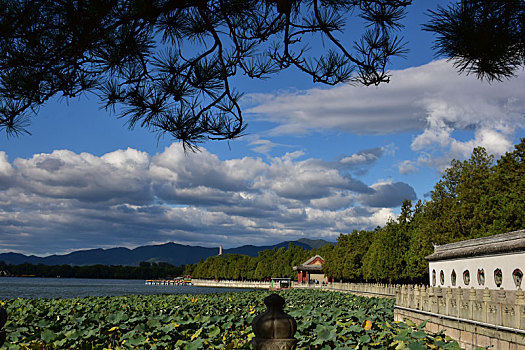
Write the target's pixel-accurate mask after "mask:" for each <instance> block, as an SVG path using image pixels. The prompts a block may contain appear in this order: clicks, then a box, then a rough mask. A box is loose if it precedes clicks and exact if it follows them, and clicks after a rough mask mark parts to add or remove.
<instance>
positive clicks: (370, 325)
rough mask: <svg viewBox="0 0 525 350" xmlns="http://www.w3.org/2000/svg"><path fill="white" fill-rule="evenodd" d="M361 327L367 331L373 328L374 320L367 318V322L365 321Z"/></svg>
mask: <svg viewBox="0 0 525 350" xmlns="http://www.w3.org/2000/svg"><path fill="white" fill-rule="evenodd" d="M361 327H363V328H364V330H365V331H368V330H370V329H371V328H372V321H370V320H365V322H363V324H362V325H361Z"/></svg>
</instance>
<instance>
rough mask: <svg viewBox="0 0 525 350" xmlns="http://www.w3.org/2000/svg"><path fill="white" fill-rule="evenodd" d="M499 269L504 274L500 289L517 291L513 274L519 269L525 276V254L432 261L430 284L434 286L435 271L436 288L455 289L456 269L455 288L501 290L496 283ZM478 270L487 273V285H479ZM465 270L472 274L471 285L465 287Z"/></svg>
mask: <svg viewBox="0 0 525 350" xmlns="http://www.w3.org/2000/svg"><path fill="white" fill-rule="evenodd" d="M498 268H499V269H501V271H502V272H503V283H502V284H501V286H500V287H499V288H504V289H506V290H516V289H517V287H516V285H515V284H514V279H513V278H512V272H513V271H514V269H516V268H519V269H520V270H521V272H522V273H524V274H525V252H519V253H514V254H503V255H493V256H483V257H473V258H463V259H454V260H443V261H431V262H430V263H429V276H430V278H429V279H430V281H429V282H430V285H431V286H432V285H433V284H432V270H435V271H436V286H441V287H453V286H452V279H451V274H452V270H453V269H454V270H455V272H456V286H455V287H461V288H470V287H474V288H475V289H483V288H485V287H488V288H489V289H499V288H498V287H497V286H496V283H495V282H494V270H496V269H498ZM478 269H483V270H484V271H485V285H483V286H482V285H479V284H478ZM465 270H469V272H470V283H469V285H465V283H463V271H465ZM440 271H443V272H444V274H445V283H444V284H441V283H440V278H439V274H440ZM524 279H525V278H524ZM521 288H522V289H525V281H522V283H521Z"/></svg>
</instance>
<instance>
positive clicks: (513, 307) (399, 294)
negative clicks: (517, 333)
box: [396, 285, 525, 330]
mask: <svg viewBox="0 0 525 350" xmlns="http://www.w3.org/2000/svg"><path fill="white" fill-rule="evenodd" d="M396 306H399V307H405V308H409V309H415V310H421V311H426V312H430V313H433V314H439V315H445V316H452V317H457V318H460V319H466V320H473V321H477V322H482V323H487V324H491V325H497V326H503V327H509V328H516V329H522V330H525V298H524V293H523V291H522V290H521V289H518V290H517V291H505V290H503V289H500V290H489V289H488V288H486V289H478V290H476V289H474V288H470V289H462V288H450V287H448V288H440V287H426V286H418V285H403V286H397V287H396Z"/></svg>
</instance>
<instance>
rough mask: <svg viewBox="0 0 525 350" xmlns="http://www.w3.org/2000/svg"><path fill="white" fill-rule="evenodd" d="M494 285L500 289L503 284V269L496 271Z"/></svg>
mask: <svg viewBox="0 0 525 350" xmlns="http://www.w3.org/2000/svg"><path fill="white" fill-rule="evenodd" d="M494 283H496V287H498V288H499V287H500V286H501V283H503V273H502V272H501V269H496V270H494Z"/></svg>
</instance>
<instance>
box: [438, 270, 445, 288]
mask: <svg viewBox="0 0 525 350" xmlns="http://www.w3.org/2000/svg"><path fill="white" fill-rule="evenodd" d="M439 282H440V283H441V285H444V284H445V273H444V272H443V270H441V271H439Z"/></svg>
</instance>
